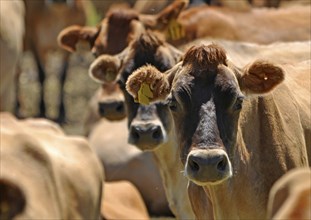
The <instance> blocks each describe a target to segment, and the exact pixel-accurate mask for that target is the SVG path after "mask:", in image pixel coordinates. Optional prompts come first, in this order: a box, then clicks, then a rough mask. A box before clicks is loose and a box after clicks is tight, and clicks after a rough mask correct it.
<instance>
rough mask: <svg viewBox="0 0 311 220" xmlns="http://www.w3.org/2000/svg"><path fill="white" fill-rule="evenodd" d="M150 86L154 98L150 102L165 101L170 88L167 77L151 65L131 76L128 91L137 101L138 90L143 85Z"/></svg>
mask: <svg viewBox="0 0 311 220" xmlns="http://www.w3.org/2000/svg"><path fill="white" fill-rule="evenodd" d="M138 72H139V74H137V73H138ZM143 82H144V83H146V84H148V85H149V86H150V89H151V91H152V93H153V98H152V100H150V101H155V100H158V99H163V98H164V97H165V96H166V95H167V94H168V92H169V90H170V86H169V84H168V82H167V80H166V79H165V76H164V75H163V74H162V73H161V72H159V70H157V69H156V68H155V67H153V66H151V65H147V66H143V67H140V68H139V69H137V70H136V71H135V72H133V74H131V75H130V76H129V78H128V80H127V83H126V89H127V91H128V92H129V93H130V94H131V95H132V96H133V97H134V99H135V100H137V94H138V90H139V89H140V86H141V84H142V83H143Z"/></svg>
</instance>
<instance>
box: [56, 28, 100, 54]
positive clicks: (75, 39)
mask: <svg viewBox="0 0 311 220" xmlns="http://www.w3.org/2000/svg"><path fill="white" fill-rule="evenodd" d="M98 31H99V29H98V28H96V27H81V26H78V25H72V26H69V27H67V28H65V29H63V30H62V31H61V32H60V33H59V34H58V36H57V43H58V45H59V46H60V47H62V48H63V49H65V50H67V51H69V52H75V51H76V46H77V44H78V43H80V42H83V41H84V42H87V43H89V45H90V47H92V45H93V44H94V41H95V38H96V36H97V35H98Z"/></svg>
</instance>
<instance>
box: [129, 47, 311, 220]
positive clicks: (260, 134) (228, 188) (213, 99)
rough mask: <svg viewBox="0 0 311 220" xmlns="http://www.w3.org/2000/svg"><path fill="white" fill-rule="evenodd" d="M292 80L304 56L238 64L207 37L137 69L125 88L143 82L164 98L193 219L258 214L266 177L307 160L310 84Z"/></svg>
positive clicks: (306, 65)
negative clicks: (163, 63) (165, 61)
mask: <svg viewBox="0 0 311 220" xmlns="http://www.w3.org/2000/svg"><path fill="white" fill-rule="evenodd" d="M296 79H299V80H296ZM300 80H304V81H310V61H304V62H301V63H297V64H288V65H285V64H284V65H278V64H276V63H273V62H269V61H264V60H255V61H253V62H252V63H249V64H248V65H246V66H244V67H242V68H238V67H237V66H235V64H234V63H232V62H231V61H230V60H228V59H227V55H226V52H225V50H224V49H223V48H222V47H220V46H219V45H217V44H210V45H200V46H193V47H192V48H190V49H189V50H188V51H187V52H186V54H185V55H184V58H183V60H182V62H180V63H178V64H177V65H175V66H174V67H173V68H171V69H170V70H168V71H167V72H166V73H165V74H163V73H161V72H159V70H157V69H156V68H154V67H152V66H146V67H144V68H141V69H139V70H137V71H136V72H135V73H133V75H132V76H131V77H130V78H129V80H128V81H127V89H128V91H130V93H131V94H132V95H133V96H134V98H135V99H138V100H139V99H140V98H139V97H138V91H139V90H140V89H141V86H142V85H144V86H145V87H146V85H147V86H149V88H150V89H151V95H149V96H148V97H147V100H148V101H155V100H164V99H165V100H166V102H167V105H168V107H169V109H170V112H171V114H172V118H173V121H174V125H175V130H176V134H177V143H178V146H179V149H180V159H181V161H182V163H183V164H184V165H185V168H184V174H185V176H186V177H187V178H188V179H189V180H190V181H191V184H190V186H189V188H188V191H189V196H190V200H191V203H192V207H193V210H194V212H195V214H196V217H197V218H198V219H214V218H216V219H230V218H234V219H264V218H265V217H266V214H267V208H266V207H267V202H268V195H269V191H270V188H271V187H272V185H273V183H274V182H275V181H276V180H277V179H278V178H280V177H281V176H282V175H283V174H285V173H286V172H287V171H289V170H290V169H293V168H296V167H306V166H308V158H307V149H310V142H309V141H306V138H307V137H308V136H306V135H305V134H310V123H309V124H307V123H306V122H307V121H310V90H307V88H305V87H304V85H306V84H305V83H304V84H300ZM303 99H305V101H306V102H305V103H303V102H302V100H303ZM306 106H309V107H306ZM308 126H309V127H308ZM306 143H307V144H308V143H309V145H307V144H306ZM193 183H195V184H193ZM203 195H205V196H203Z"/></svg>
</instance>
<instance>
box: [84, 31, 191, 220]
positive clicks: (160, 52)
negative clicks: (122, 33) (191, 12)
mask: <svg viewBox="0 0 311 220" xmlns="http://www.w3.org/2000/svg"><path fill="white" fill-rule="evenodd" d="M181 55H182V53H181V52H180V51H178V50H177V49H176V48H174V47H172V46H171V45H169V44H167V43H166V42H164V41H162V40H161V39H159V38H158V37H157V36H156V35H154V33H153V32H150V31H147V32H146V33H144V34H142V35H141V36H140V37H139V38H137V39H136V40H134V41H132V42H131V43H130V45H129V47H127V48H126V49H125V50H124V51H122V52H121V53H120V54H117V55H115V56H108V55H101V56H99V57H98V58H97V59H96V60H95V61H94V62H93V64H92V65H91V67H90V74H91V75H92V77H93V78H95V79H97V80H100V81H102V82H105V79H107V78H110V77H105V75H108V74H109V73H115V74H119V75H118V83H119V85H120V88H121V90H122V91H123V93H124V97H125V105H126V109H127V117H128V128H129V132H128V134H127V135H128V141H129V143H131V144H133V145H135V146H137V147H138V148H140V149H141V150H144V151H152V152H153V153H154V155H155V157H156V161H157V164H158V169H159V170H160V173H161V176H162V179H163V184H164V187H165V191H166V196H167V198H168V201H169V204H170V208H171V210H172V212H173V213H174V214H175V216H176V217H177V218H178V219H193V218H194V215H193V213H192V210H191V206H190V202H189V199H188V195H187V193H186V187H187V183H188V181H187V179H186V178H185V177H184V176H183V175H182V174H181V173H180V170H181V169H182V165H181V163H179V161H178V160H177V161H176V160H175V159H171V157H173V158H176V156H177V145H176V142H175V139H174V137H175V136H174V130H173V129H172V121H171V120H170V117H168V114H169V112H168V108H167V107H166V106H165V105H163V104H161V103H159V104H154V105H151V106H145V105H140V104H138V103H136V102H135V101H134V99H133V98H132V97H131V96H130V95H129V94H128V92H127V91H126V90H125V82H126V81H127V79H128V77H129V76H130V75H131V74H132V73H133V71H135V70H136V69H137V68H139V67H141V66H142V65H144V64H147V63H149V64H153V65H155V66H157V67H158V68H159V69H161V70H163V71H164V70H166V69H168V68H170V67H172V66H173V65H174V64H175V63H177V62H178V61H179V59H180V58H181ZM106 82H107V80H106Z"/></svg>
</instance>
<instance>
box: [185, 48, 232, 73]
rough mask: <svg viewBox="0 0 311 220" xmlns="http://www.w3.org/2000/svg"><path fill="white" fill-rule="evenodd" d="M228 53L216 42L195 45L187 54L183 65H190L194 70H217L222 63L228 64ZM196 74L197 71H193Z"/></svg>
mask: <svg viewBox="0 0 311 220" xmlns="http://www.w3.org/2000/svg"><path fill="white" fill-rule="evenodd" d="M226 59H227V56H226V53H225V51H224V49H223V48H222V47H220V46H218V45H216V44H210V45H208V46H203V45H202V46H193V47H191V48H190V49H189V50H188V51H187V52H186V54H185V56H184V59H183V66H186V65H190V66H191V67H190V68H191V69H194V70H198V71H200V70H204V69H205V70H212V71H215V70H216V68H217V66H218V65H220V64H224V65H227V63H226ZM192 74H196V72H192Z"/></svg>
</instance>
